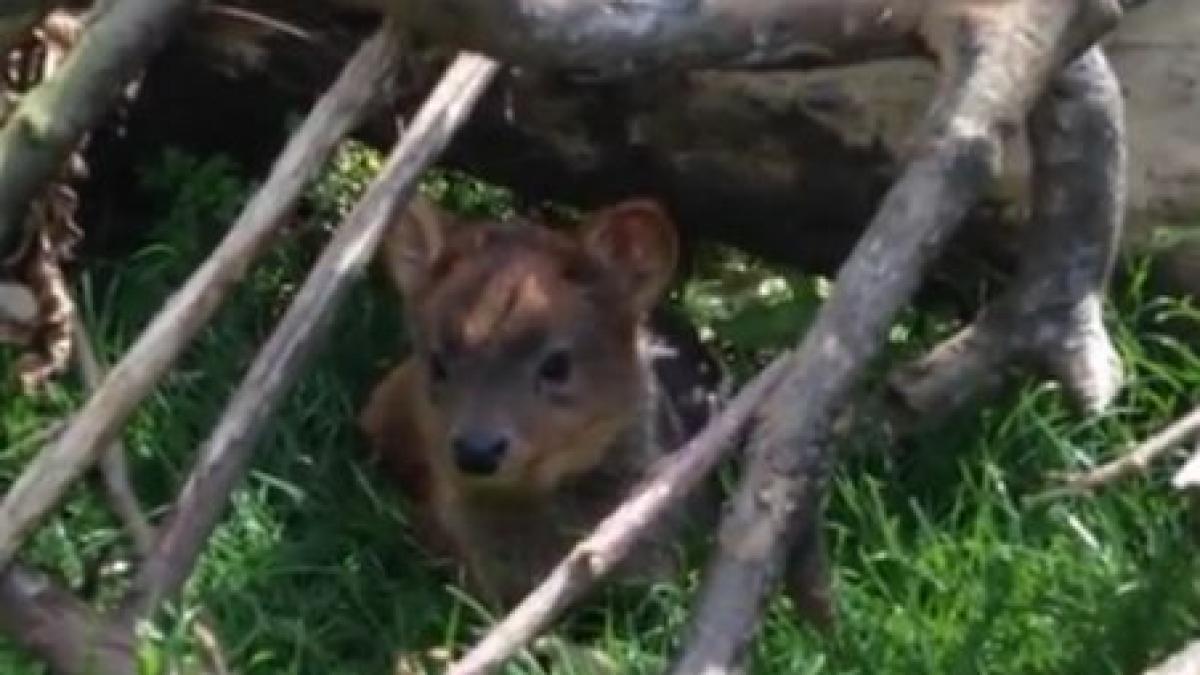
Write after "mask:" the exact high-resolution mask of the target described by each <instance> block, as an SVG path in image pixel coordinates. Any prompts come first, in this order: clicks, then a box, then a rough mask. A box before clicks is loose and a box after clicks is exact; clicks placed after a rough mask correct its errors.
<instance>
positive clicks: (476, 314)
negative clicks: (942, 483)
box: [360, 201, 680, 605]
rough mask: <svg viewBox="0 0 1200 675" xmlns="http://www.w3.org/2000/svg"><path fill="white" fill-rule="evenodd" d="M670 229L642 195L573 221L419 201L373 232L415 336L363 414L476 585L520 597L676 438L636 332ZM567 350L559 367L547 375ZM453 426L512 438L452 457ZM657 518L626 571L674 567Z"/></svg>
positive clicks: (440, 539) (441, 543)
mask: <svg viewBox="0 0 1200 675" xmlns="http://www.w3.org/2000/svg"><path fill="white" fill-rule="evenodd" d="M676 246H677V244H676V239H675V231H674V228H673V226H672V224H671V223H670V222H669V221H668V219H667V218H666V216H665V215H664V214H663V212H662V211H661V210H660V209H659V208H658V207H657V206H655V205H654V204H652V203H649V202H644V201H637V202H627V203H624V204H620V205H618V206H616V207H613V208H611V209H607V210H605V211H601V212H599V213H596V214H593V215H592V216H591V217H590V218H589V219H588V220H587V222H586V223H585V224H584V226H583V227H582V228H581V229H580V231H579V232H578V233H576V235H575V236H570V235H567V234H563V233H561V232H556V231H552V230H550V229H548V228H544V227H535V226H529V225H506V224H498V223H483V224H478V225H472V226H467V225H461V226H460V225H457V224H455V223H454V222H453V221H451V220H450V219H449V218H448V217H447V216H446V215H445V214H441V213H438V212H437V211H435V210H434V209H433V208H432V207H431V206H430V205H429V204H428V203H421V204H418V205H416V206H415V207H414V209H413V210H411V211H410V213H409V214H408V215H407V216H406V218H405V219H404V220H403V221H401V222H400V223H399V224H398V225H397V226H396V227H395V228H393V231H392V232H391V233H390V235H389V238H388V239H387V241H386V242H385V247H384V256H383V257H384V258H385V260H386V262H387V266H388V270H389V272H390V273H391V275H392V277H393V279H394V280H395V281H396V285H397V286H398V288H399V290H400V292H401V294H402V295H403V296H404V299H405V302H406V310H407V314H408V317H409V324H410V326H411V328H412V330H413V333H414V347H415V349H414V354H413V355H412V356H411V357H410V358H409V359H408V360H407V361H406V362H404V363H403V364H402V365H400V366H398V367H397V368H395V369H394V370H393V371H392V372H391V373H390V374H389V375H388V376H387V377H386V378H385V379H384V380H383V382H382V383H380V384H379V385H378V386H377V387H376V389H375V391H374V392H373V393H372V395H371V398H370V401H369V403H368V404H367V406H366V408H365V409H364V411H363V413H362V415H361V418H360V423H361V426H362V428H363V429H364V430H365V432H366V434H367V435H368V436H369V437H370V439H371V441H372V444H373V447H374V449H375V451H376V452H377V453H378V454H379V455H380V457H381V458H382V459H383V460H384V461H385V462H386V463H387V464H388V465H389V466H390V467H391V470H392V472H393V473H394V474H395V475H396V477H397V478H398V479H399V481H400V482H401V484H402V486H403V488H404V489H405V490H406V492H407V493H408V495H409V496H410V497H411V498H412V501H413V504H414V506H415V508H416V512H417V513H416V521H417V530H418V532H417V533H418V536H419V537H420V538H422V539H423V540H424V541H425V543H426V544H427V545H429V546H430V547H432V548H434V549H436V550H439V551H441V552H443V553H447V554H449V555H450V556H452V557H453V558H455V559H456V560H457V561H458V562H459V563H461V564H462V565H463V566H464V567H465V569H466V570H467V571H468V573H469V577H468V578H469V579H470V580H471V581H472V582H473V585H474V590H475V591H476V592H478V593H480V594H481V595H483V596H484V597H485V598H486V599H487V600H489V601H491V602H493V603H499V604H501V605H507V604H511V603H513V602H515V601H516V600H518V599H520V597H522V596H523V595H524V594H525V593H526V592H527V591H528V590H530V589H531V588H532V586H533V585H534V584H535V583H536V582H537V581H539V580H540V579H541V578H542V577H543V576H544V574H545V573H546V572H547V571H548V570H549V568H550V567H551V566H552V565H553V564H554V563H556V562H557V561H558V560H559V559H560V558H561V557H562V556H563V555H564V554H565V553H566V552H567V551H568V550H569V548H570V547H571V545H573V543H574V542H575V541H576V540H578V538H579V537H581V536H582V535H584V534H586V533H587V532H588V531H590V530H591V529H592V527H593V526H594V525H595V524H596V522H597V521H598V520H599V519H601V518H602V517H603V516H605V515H607V514H608V513H609V512H610V511H611V510H612V508H613V507H615V506H616V505H617V504H618V503H619V502H620V501H621V500H622V499H623V498H624V497H625V496H626V495H627V494H628V493H629V491H630V489H631V488H632V487H633V486H634V485H635V484H636V483H637V482H639V481H640V480H641V479H642V478H644V477H645V476H646V474H647V472H648V471H649V470H650V468H651V467H652V465H653V464H654V463H655V462H656V461H657V460H658V459H659V458H660V457H661V456H662V454H663V453H664V452H665V451H667V450H669V449H671V448H672V447H673V446H674V444H675V443H677V442H678V441H679V440H680V439H679V438H678V437H674V438H666V437H664V436H665V435H666V434H667V432H668V431H669V430H667V429H664V428H661V427H662V425H660V424H659V421H660V420H662V419H665V418H666V417H668V416H665V415H664V412H666V411H665V410H664V408H663V404H664V401H663V397H662V396H660V395H659V393H658V391H657V388H656V386H655V383H656V379H655V376H654V374H653V372H652V370H651V367H650V363H649V360H648V357H647V354H646V353H645V350H644V349H643V348H642V343H643V339H642V332H643V323H644V321H645V318H646V316H647V313H648V311H649V310H650V308H651V307H652V306H653V305H654V303H655V302H656V301H657V299H658V298H659V296H660V294H661V293H662V291H663V289H664V288H665V286H666V284H667V282H668V280H669V278H670V276H671V274H672V272H673V269H674V266H675V261H676V257H677V251H676ZM556 353H557V354H558V355H559V356H556V355H555V354H556ZM562 354H565V355H566V357H563V358H566V359H567V360H568V361H569V366H568V367H567V368H565V369H564V368H558V370H559V371H563V370H566V371H567V372H566V376H565V377H550V376H549V375H546V373H551V374H554V373H553V370H554V369H553V367H552V366H548V365H547V364H548V363H549V362H550V361H551V360H552V359H554V358H560V356H561V355H562ZM558 365H559V366H561V365H562V363H561V362H560V363H559V364H558ZM557 375H563V373H562V372H558V373H557ZM672 426H673V427H675V428H676V429H677V428H678V424H676V425H672ZM463 429H483V430H486V431H487V432H489V433H500V434H503V435H505V436H506V437H507V438H508V440H509V445H508V448H509V449H508V452H507V453H505V454H504V456H503V459H502V461H501V462H500V463H499V465H498V467H496V468H495V470H494V471H493V472H491V473H490V474H488V475H476V474H471V473H469V472H466V471H464V470H462V469H461V468H460V465H458V464H456V461H455V456H456V455H455V454H454V452H453V451H452V450H451V446H452V443H451V438H452V437H453V436H454V435H455V434H456V433H461V431H462V430H463ZM676 524H677V523H676V522H674V521H673V522H672V523H670V524H667V525H664V527H665V528H666V529H667V530H670V531H673V530H674V529H675V526H676ZM670 535H671V532H667V531H664V532H662V533H660V535H659V536H654V537H651V538H650V540H649V541H647V543H646V545H643V546H640V547H639V548H638V550H637V552H636V554H635V555H634V559H632V560H631V561H629V563H628V564H627V565H626V568H625V570H624V571H625V573H626V574H627V575H634V576H638V577H648V578H661V577H662V576H663V575H670V574H673V572H674V555H673V550H672V549H673V547H674V544H675V542H674V537H673V536H670Z"/></svg>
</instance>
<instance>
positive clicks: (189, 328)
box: [0, 10, 401, 569]
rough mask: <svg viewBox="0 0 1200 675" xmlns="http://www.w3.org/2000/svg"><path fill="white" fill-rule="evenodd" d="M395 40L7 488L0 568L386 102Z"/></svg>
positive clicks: (361, 60) (360, 69) (354, 65)
mask: <svg viewBox="0 0 1200 675" xmlns="http://www.w3.org/2000/svg"><path fill="white" fill-rule="evenodd" d="M114 11H115V10H114ZM395 38H396V33H395V32H393V31H388V30H385V31H381V32H380V33H379V34H378V35H377V36H376V37H375V38H374V39H372V40H370V41H368V42H367V43H365V44H364V45H363V46H362V48H361V49H360V50H359V52H358V53H357V54H356V55H355V57H354V58H353V59H352V60H351V61H350V62H349V63H348V64H347V66H346V69H345V70H344V71H343V73H342V75H341V77H340V78H339V79H338V81H337V82H336V83H335V84H334V85H333V87H331V88H330V90H329V92H328V93H327V94H326V95H325V96H324V97H322V98H321V100H320V101H319V102H318V103H317V104H316V106H315V107H314V108H313V111H312V113H311V114H310V115H309V117H308V119H307V120H306V121H305V122H304V125H303V126H302V127H301V128H300V129H299V130H298V131H297V133H296V134H295V135H294V136H293V137H292V138H291V140H290V141H289V143H288V145H287V147H286V149H285V150H284V152H283V153H282V154H281V155H280V157H279V159H278V160H277V162H276V164H275V166H274V167H273V168H272V170H271V175H270V177H269V178H268V179H267V181H266V183H265V184H264V185H263V186H262V188H261V189H260V190H259V191H258V192H257V193H256V194H255V196H254V198H253V199H252V200H251V201H250V203H249V204H248V205H247V206H246V208H245V210H244V211H243V212H242V214H241V215H240V216H239V217H238V220H237V221H236V222H235V223H234V224H233V226H232V228H231V229H230V231H229V233H228V234H227V235H226V236H225V238H224V239H223V240H222V241H221V244H220V245H219V246H218V247H217V249H216V250H215V251H214V252H213V253H212V255H211V256H210V257H209V259H208V260H206V261H205V262H204V264H203V265H202V266H201V267H200V268H199V269H198V270H197V271H196V272H195V273H194V274H193V275H192V276H191V278H189V279H188V281H187V283H186V284H184V286H183V287H182V288H180V289H179V291H177V292H176V293H175V295H174V296H172V297H171V299H170V301H169V302H168V303H167V304H166V306H165V307H163V309H162V310H161V311H160V312H159V314H158V315H157V316H155V317H154V320H153V321H151V323H150V325H149V326H148V327H147V328H146V330H145V331H143V332H142V334H141V335H140V336H139V337H138V339H137V341H136V342H135V343H134V345H133V347H131V348H130V349H129V351H127V352H126V353H125V355H124V357H122V359H121V360H120V362H119V363H117V365H116V366H114V367H113V368H112V370H110V371H109V373H108V374H107V376H106V377H105V378H104V380H103V382H102V383H101V385H100V386H99V387H98V388H97V389H96V390H95V391H94V392H93V393H92V395H91V397H90V398H89V399H88V401H87V403H86V404H85V405H84V406H83V409H82V410H80V412H79V414H78V415H76V416H75V418H74V419H72V420H71V424H70V426H69V427H68V428H67V429H66V431H64V432H63V434H62V435H60V436H59V437H58V438H57V439H56V440H55V441H54V443H53V444H51V445H49V446H47V447H46V448H43V450H42V451H41V452H40V453H39V454H38V455H37V457H36V458H35V459H34V460H33V462H31V463H30V465H29V466H28V467H26V469H25V471H24V472H23V473H22V474H21V476H20V478H19V479H18V480H17V482H16V483H14V484H13V486H12V487H11V488H10V489H9V491H8V493H7V494H6V495H5V496H4V501H3V503H2V504H0V569H2V568H3V567H4V565H6V564H7V563H8V561H10V560H11V559H12V556H13V554H14V553H15V552H16V550H17V548H18V547H19V546H20V541H21V539H22V538H23V537H24V536H25V535H26V534H27V533H28V532H29V530H31V529H32V528H33V527H35V526H36V525H37V523H38V522H40V520H41V519H42V518H43V517H45V515H46V514H47V513H48V512H49V511H50V510H51V509H52V508H54V506H55V504H57V503H58V501H59V500H60V499H61V497H62V494H63V492H65V491H66V489H67V488H68V487H69V486H70V485H71V483H72V482H73V481H74V480H75V479H76V478H78V477H79V476H80V475H81V474H82V473H83V472H84V471H85V470H86V469H87V468H88V467H89V466H90V465H91V464H92V463H93V462H94V461H95V460H96V458H97V457H98V456H99V455H100V453H101V452H102V451H103V450H104V448H106V447H108V446H109V444H111V443H112V441H113V440H114V439H115V438H116V437H117V435H118V434H119V433H120V430H121V428H122V426H123V425H124V423H125V421H126V420H127V419H128V418H129V416H130V415H131V414H132V413H133V411H134V409H135V408H136V407H137V405H138V403H140V402H141V401H142V399H144V398H145V397H146V396H147V395H148V394H149V393H150V391H151V390H152V389H153V387H154V386H155V384H156V383H157V382H158V381H159V379H161V378H162V376H163V375H164V374H165V373H166V372H167V370H168V369H169V368H170V367H171V364H173V363H174V362H175V359H176V358H177V357H178V356H179V354H180V353H181V352H182V351H183V349H184V347H186V346H187V345H188V344H189V343H190V341H191V340H192V338H193V337H195V335H196V334H197V333H198V332H199V331H200V329H201V328H203V327H204V325H205V324H206V323H207V322H208V320H209V319H210V318H211V317H212V316H213V314H214V313H215V312H216V310H217V308H218V307H219V306H220V304H221V302H222V301H223V300H224V299H225V297H226V296H227V295H228V294H229V293H230V291H232V289H233V288H234V287H236V286H237V284H238V282H239V281H241V279H242V278H243V277H244V276H245V274H246V271H247V270H248V269H249V266H250V263H251V262H252V261H253V260H254V258H255V257H257V255H258V254H259V253H260V252H261V251H262V250H263V248H264V247H265V246H266V245H267V243H268V242H269V241H270V240H271V238H272V236H273V235H274V234H275V233H276V232H277V231H278V229H279V228H280V227H281V226H282V225H283V223H284V222H285V219H286V217H287V214H288V213H289V212H290V211H291V209H292V208H293V206H294V205H295V203H296V200H297V199H299V197H300V194H301V192H302V191H303V190H304V188H305V186H307V185H308V183H309V181H310V180H312V178H313V177H314V176H315V175H316V174H317V171H318V170H319V169H320V168H321V166H322V165H323V164H324V162H325V160H326V159H327V158H328V157H329V154H330V153H331V152H332V151H333V149H334V148H335V147H336V146H337V144H338V143H339V142H340V141H341V139H342V138H343V137H344V136H345V135H346V134H347V133H348V132H349V131H350V130H351V129H353V128H354V127H355V126H356V125H357V124H358V123H359V122H360V121H361V120H362V119H363V118H364V117H365V116H366V115H367V114H368V113H369V112H371V111H372V110H374V109H375V108H376V107H377V106H379V105H383V104H385V103H386V102H387V101H388V100H389V99H390V97H391V95H392V93H393V92H394V90H393V88H392V87H393V86H394V83H395V80H396V75H397V73H398V70H399V64H400V54H401V49H400V47H399V44H398V42H397V40H396V39H395Z"/></svg>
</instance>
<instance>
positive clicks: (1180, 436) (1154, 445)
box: [1036, 408, 1200, 501]
mask: <svg viewBox="0 0 1200 675" xmlns="http://www.w3.org/2000/svg"><path fill="white" fill-rule="evenodd" d="M1198 433H1200V408H1196V409H1195V410H1193V411H1191V412H1189V413H1188V414H1186V415H1184V416H1183V417H1181V418H1179V419H1178V420H1176V421H1174V422H1172V423H1171V424H1169V425H1168V426H1167V427H1166V428H1164V429H1163V430H1162V431H1159V432H1158V433H1156V434H1154V435H1153V436H1151V437H1150V438H1147V439H1146V440H1145V441H1142V442H1141V443H1139V444H1138V445H1137V446H1135V447H1133V448H1130V449H1129V450H1127V451H1126V452H1123V453H1121V455H1120V456H1119V457H1117V458H1116V459H1114V460H1112V461H1110V462H1106V463H1104V464H1101V465H1100V466H1098V467H1096V468H1094V469H1091V470H1090V471H1083V472H1079V473H1070V474H1066V475H1065V476H1062V477H1061V481H1062V482H1063V485H1062V487H1059V488H1054V489H1052V490H1047V491H1046V492H1045V493H1043V494H1041V495H1038V497H1037V498H1036V500H1037V501H1042V500H1045V499H1052V498H1055V497H1059V496H1062V495H1064V494H1073V493H1081V492H1089V491H1091V490H1095V489H1096V488H1098V487H1101V486H1104V485H1107V484H1109V483H1112V482H1114V481H1117V480H1120V479H1122V478H1125V477H1128V476H1131V475H1133V474H1138V473H1142V472H1144V471H1145V470H1146V468H1147V467H1149V466H1150V463H1151V462H1153V461H1154V460H1155V459H1157V458H1158V457H1159V456H1161V455H1162V454H1163V453H1165V452H1167V451H1169V450H1173V449H1175V448H1178V447H1179V446H1181V445H1183V444H1184V443H1187V442H1188V440H1189V439H1191V438H1192V437H1193V436H1195V435H1197V434H1198ZM1185 468H1186V467H1185ZM1180 473H1183V472H1182V470H1181V471H1180Z"/></svg>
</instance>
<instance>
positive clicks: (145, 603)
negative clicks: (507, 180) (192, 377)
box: [122, 54, 498, 617]
mask: <svg viewBox="0 0 1200 675" xmlns="http://www.w3.org/2000/svg"><path fill="white" fill-rule="evenodd" d="M497 69H498V66H497V64H496V63H495V62H494V61H492V60H491V59H488V58H485V57H482V56H478V55H474V54H460V55H459V56H458V57H457V58H456V59H455V61H454V63H452V64H451V65H450V67H449V69H448V70H447V71H446V74H445V75H444V76H443V77H442V80H441V82H439V83H438V85H437V87H436V88H435V89H434V90H433V92H432V93H431V94H430V95H429V98H428V99H427V100H426V102H425V104H424V105H423V106H422V107H421V110H420V111H419V112H418V113H417V115H416V117H415V118H414V119H413V121H412V124H411V125H410V126H409V128H408V129H407V130H406V131H405V133H404V135H403V136H402V137H401V139H400V141H399V143H398V144H397V145H396V147H395V149H393V150H392V154H391V156H390V157H388V160H387V163H386V164H384V166H383V169H382V170H381V173H380V175H379V176H378V177H377V178H376V179H375V181H374V182H373V183H372V184H371V186H370V188H368V190H367V193H366V194H365V195H364V196H363V198H362V201H360V202H359V203H358V205H357V206H355V208H354V211H353V212H351V213H350V215H349V216H348V217H347V219H346V221H345V222H344V223H343V224H342V226H341V227H340V228H339V229H338V231H337V233H336V234H335V235H334V238H333V241H332V242H330V244H329V246H328V247H327V248H326V249H325V252H324V253H323V254H322V255H321V258H320V260H318V261H317V264H316V266H315V267H314V268H313V271H312V272H311V273H310V274H309V275H308V279H307V280H306V281H305V282H304V286H303V288H301V289H300V292H299V294H297V296H296V299H295V300H294V301H293V302H292V304H291V306H290V307H289V308H288V311H287V313H286V314H285V315H284V317H283V319H282V320H281V321H280V322H279V325H278V326H277V327H276V328H275V331H274V332H273V333H272V334H271V338H270V340H268V341H267V344H266V345H265V346H264V347H263V349H262V351H261V352H259V355H258V357H257V358H256V359H255V361H254V364H253V365H252V366H251V367H250V372H249V373H248V374H247V375H246V377H245V379H244V380H243V381H242V384H241V385H240V386H239V387H238V390H237V392H235V393H234V395H233V398H232V400H230V402H229V405H228V406H227V407H226V408H225V413H224V414H223V415H222V416H221V420H220V421H219V422H218V423H217V426H216V428H215V429H214V430H213V432H212V434H211V435H210V436H209V438H208V441H207V442H205V444H204V446H203V448H202V449H201V451H200V453H199V460H198V461H197V463H196V467H195V469H194V470H193V472H192V475H191V476H190V477H189V478H188V481H187V483H186V484H185V485H184V487H183V490H182V491H181V492H180V495H179V498H178V499H177V500H176V503H175V508H174V510H173V512H172V515H171V518H170V520H169V521H168V522H167V524H166V525H165V526H164V527H163V528H162V530H161V536H160V537H159V540H158V542H157V543H156V546H155V550H154V553H153V555H151V557H150V558H149V559H147V560H146V562H145V564H144V565H143V566H142V568H141V569H140V570H139V572H138V575H137V576H136V577H135V578H134V582H133V586H132V588H131V589H130V592H129V594H128V595H127V596H126V598H125V601H124V602H123V603H122V605H123V608H122V612H123V613H124V614H125V615H126V616H127V617H128V616H133V617H138V616H144V615H145V614H146V613H147V612H149V611H151V610H152V609H153V608H154V607H155V606H157V604H158V603H159V601H160V600H161V599H162V598H163V597H164V596H167V595H172V594H174V593H175V592H176V591H177V590H178V589H179V587H180V586H181V585H182V584H183V582H184V581H185V580H186V579H187V577H188V575H189V574H190V571H191V569H192V567H193V566H194V565H195V561H196V558H197V556H198V555H199V553H200V549H201V547H202V546H203V544H204V541H205V540H206V539H207V538H208V535H209V534H210V533H211V532H212V530H213V528H214V527H216V524H217V520H218V518H219V517H220V514H221V513H222V512H223V511H224V507H225V504H226V502H227V500H228V498H229V494H230V493H231V492H232V491H233V488H234V487H235V486H236V485H237V483H238V481H239V480H240V478H241V476H242V474H243V473H244V472H245V469H246V464H247V462H248V461H249V458H250V454H251V452H252V450H253V448H254V443H255V441H256V440H257V439H258V437H259V435H260V434H261V433H262V430H263V429H264V428H265V427H266V425H267V422H268V421H269V420H270V418H271V415H272V414H273V413H274V412H275V409H276V408H277V407H278V406H279V402H280V401H281V400H282V399H283V396H284V394H285V393H286V392H287V391H288V388H289V387H290V385H291V384H292V382H294V381H295V379H296V378H297V377H298V376H299V374H300V372H301V370H302V369H303V366H304V364H305V363H306V362H307V360H308V357H309V356H310V355H311V354H312V352H313V350H314V349H316V347H317V345H318V343H319V341H320V340H321V339H322V338H324V337H325V335H326V334H327V333H328V330H329V327H330V325H331V323H332V321H333V314H334V312H333V309H334V308H335V307H336V306H337V304H338V303H339V302H340V301H341V300H342V298H343V297H345V295H346V293H347V291H348V290H349V289H350V286H351V284H352V283H353V282H354V281H356V280H357V279H359V278H360V277H361V276H362V275H363V274H364V272H365V270H366V267H367V264H368V263H369V262H370V261H371V259H372V258H373V257H374V255H375V249H376V248H377V247H378V245H379V242H380V240H381V239H382V238H383V235H384V233H385V232H386V230H387V228H388V226H389V225H390V224H391V223H392V222H394V220H395V218H396V216H397V215H398V213H399V212H400V210H401V208H402V207H403V206H404V205H405V204H406V203H407V202H408V200H409V198H410V196H411V195H412V194H413V192H414V191H415V190H416V186H417V179H418V178H420V176H421V174H422V173H423V172H424V171H425V169H426V168H427V167H428V166H429V165H430V163H432V162H433V161H434V160H435V159H436V158H437V156H438V154H439V153H440V152H441V151H442V150H443V149H444V148H445V146H446V144H447V143H448V142H449V141H450V138H451V136H452V135H453V133H454V132H455V130H457V129H458V127H459V126H461V125H462V124H463V122H464V121H465V120H466V119H467V116H468V114H469V113H470V111H471V109H472V108H473V106H474V104H475V102H476V101H477V100H478V98H479V96H480V95H482V93H483V92H484V90H485V89H486V88H487V85H488V83H490V82H491V80H492V77H493V75H495V73H496V71H497Z"/></svg>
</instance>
